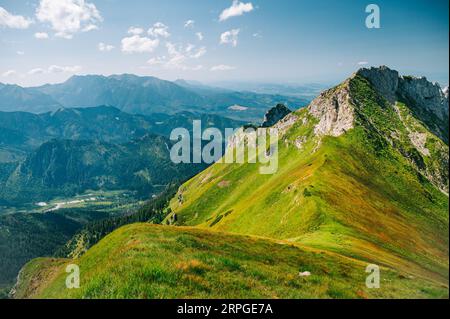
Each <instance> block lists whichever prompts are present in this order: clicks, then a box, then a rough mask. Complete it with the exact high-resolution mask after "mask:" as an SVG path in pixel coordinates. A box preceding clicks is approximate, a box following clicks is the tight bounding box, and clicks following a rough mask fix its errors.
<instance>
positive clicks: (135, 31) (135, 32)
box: [128, 27, 144, 35]
mask: <svg viewBox="0 0 450 319" xmlns="http://www.w3.org/2000/svg"><path fill="white" fill-rule="evenodd" d="M142 33H144V29H142V28H137V27H130V28H129V29H128V34H132V35H140V34H142Z"/></svg>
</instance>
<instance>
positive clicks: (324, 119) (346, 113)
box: [308, 81, 354, 136]
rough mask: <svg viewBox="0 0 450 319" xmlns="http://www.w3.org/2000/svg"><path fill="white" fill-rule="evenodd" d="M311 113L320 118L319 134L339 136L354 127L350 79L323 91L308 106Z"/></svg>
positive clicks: (317, 131)
mask: <svg viewBox="0 0 450 319" xmlns="http://www.w3.org/2000/svg"><path fill="white" fill-rule="evenodd" d="M308 110H309V113H310V114H311V115H312V116H314V117H315V118H316V119H318V120H319V123H318V124H317V125H316V127H315V133H316V134H317V135H331V136H339V135H342V134H344V133H345V132H346V131H348V130H350V129H351V128H353V123H354V108H353V106H352V103H351V102H350V94H349V88H348V81H346V82H345V83H343V84H342V85H340V86H338V87H336V88H333V89H330V90H327V91H325V92H322V93H321V94H320V95H319V96H318V97H317V98H316V99H314V101H312V102H311V104H310V105H309V107H308Z"/></svg>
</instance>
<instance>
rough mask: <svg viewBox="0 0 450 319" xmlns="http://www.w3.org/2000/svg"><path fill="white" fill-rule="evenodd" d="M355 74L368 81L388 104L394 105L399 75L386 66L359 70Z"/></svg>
mask: <svg viewBox="0 0 450 319" xmlns="http://www.w3.org/2000/svg"><path fill="white" fill-rule="evenodd" d="M356 74H358V75H361V76H362V77H364V78H366V79H367V80H369V82H370V83H371V84H372V86H373V87H374V88H375V89H376V90H377V91H378V92H379V93H380V94H381V95H382V96H384V97H385V98H386V99H387V100H388V101H389V102H391V103H394V102H395V100H396V98H397V96H396V93H397V90H398V86H399V74H398V72H397V71H395V70H391V69H389V68H388V67H387V66H381V67H379V68H370V69H366V68H363V69H360V70H359V71H358V72H356Z"/></svg>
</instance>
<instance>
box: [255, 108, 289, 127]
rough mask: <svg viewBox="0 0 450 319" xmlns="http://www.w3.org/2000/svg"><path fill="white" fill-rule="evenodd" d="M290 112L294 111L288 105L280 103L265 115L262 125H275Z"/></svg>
mask: <svg viewBox="0 0 450 319" xmlns="http://www.w3.org/2000/svg"><path fill="white" fill-rule="evenodd" d="M290 113H292V111H291V110H289V109H288V108H287V107H286V106H284V105H283V104H278V105H277V106H275V107H274V108H272V109H270V110H269V111H268V112H267V113H266V115H265V116H264V122H263V123H262V125H261V127H271V126H274V125H275V124H276V123H278V122H279V121H280V120H281V119H283V118H284V117H286V115H288V114H290Z"/></svg>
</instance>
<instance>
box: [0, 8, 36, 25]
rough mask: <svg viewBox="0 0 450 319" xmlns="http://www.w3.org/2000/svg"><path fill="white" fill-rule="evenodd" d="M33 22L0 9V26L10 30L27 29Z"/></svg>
mask: <svg viewBox="0 0 450 319" xmlns="http://www.w3.org/2000/svg"><path fill="white" fill-rule="evenodd" d="M32 22H33V21H32V20H31V19H28V18H25V17H23V16H19V15H13V14H11V13H9V12H8V11H6V10H5V9H4V8H3V7H0V26H3V27H7V28H12V29H27V28H28V27H29V26H30V24H31V23H32Z"/></svg>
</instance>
